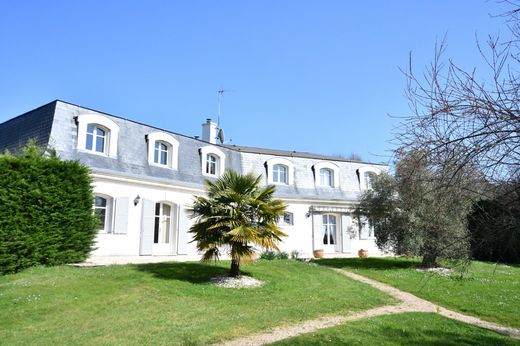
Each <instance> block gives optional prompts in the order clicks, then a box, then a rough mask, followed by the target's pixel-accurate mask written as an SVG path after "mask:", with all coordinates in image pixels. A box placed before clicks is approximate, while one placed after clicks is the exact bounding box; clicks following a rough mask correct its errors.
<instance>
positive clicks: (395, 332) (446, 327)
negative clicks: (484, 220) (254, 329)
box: [273, 313, 520, 346]
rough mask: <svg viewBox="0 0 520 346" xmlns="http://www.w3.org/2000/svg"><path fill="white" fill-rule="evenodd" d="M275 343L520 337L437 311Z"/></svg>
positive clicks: (501, 341)
mask: <svg viewBox="0 0 520 346" xmlns="http://www.w3.org/2000/svg"><path fill="white" fill-rule="evenodd" d="M273 345H305V346H307V345H453V346H455V345H520V341H518V340H514V339H511V338H509V337H506V336H502V335H500V334H497V333H494V332H491V331H488V330H485V329H481V328H478V327H474V326H471V325H468V324H465V323H462V322H458V321H454V320H450V319H448V318H445V317H442V316H440V315H437V314H429V313H404V314H398V315H387V316H379V317H373V318H369V319H364V320H358V321H353V322H349V323H346V324H343V325H341V326H338V327H333V328H328V329H323V330H320V331H318V332H316V333H309V334H304V335H301V336H298V337H295V338H291V339H286V340H283V341H281V342H278V343H274V344H273Z"/></svg>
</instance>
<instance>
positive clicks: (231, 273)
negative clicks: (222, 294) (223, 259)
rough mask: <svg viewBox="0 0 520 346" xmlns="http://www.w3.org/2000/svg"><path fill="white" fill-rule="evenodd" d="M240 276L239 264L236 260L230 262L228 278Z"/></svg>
mask: <svg viewBox="0 0 520 346" xmlns="http://www.w3.org/2000/svg"><path fill="white" fill-rule="evenodd" d="M239 275H240V262H239V261H238V260H236V259H232V260H231V270H230V271H229V276H233V277H237V276H239Z"/></svg>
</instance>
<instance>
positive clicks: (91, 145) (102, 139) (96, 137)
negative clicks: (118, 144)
mask: <svg viewBox="0 0 520 346" xmlns="http://www.w3.org/2000/svg"><path fill="white" fill-rule="evenodd" d="M106 142H107V131H106V130H105V129H104V128H102V127H101V126H99V125H96V124H88V126H87V143H86V145H85V149H87V150H92V151H96V152H98V153H104V152H105V151H106V147H105V144H106Z"/></svg>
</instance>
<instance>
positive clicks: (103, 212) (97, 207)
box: [92, 195, 112, 233]
mask: <svg viewBox="0 0 520 346" xmlns="http://www.w3.org/2000/svg"><path fill="white" fill-rule="evenodd" d="M92 209H93V211H94V215H96V216H97V217H98V219H99V226H98V230H99V231H101V232H106V233H110V215H111V211H112V199H111V198H110V197H108V196H100V195H96V196H94V205H93V206H92Z"/></svg>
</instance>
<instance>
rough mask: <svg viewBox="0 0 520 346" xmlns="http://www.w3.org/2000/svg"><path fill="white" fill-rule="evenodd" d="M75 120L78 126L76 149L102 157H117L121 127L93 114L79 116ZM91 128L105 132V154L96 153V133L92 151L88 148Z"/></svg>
mask: <svg viewBox="0 0 520 346" xmlns="http://www.w3.org/2000/svg"><path fill="white" fill-rule="evenodd" d="M75 120H76V123H77V126H78V132H77V143H76V148H77V149H78V150H79V151H84V152H88V153H91V154H96V155H101V156H109V157H117V144H118V139H119V126H118V125H117V124H116V123H115V122H114V121H112V120H111V119H109V118H107V117H105V116H102V115H99V114H92V113H88V114H81V115H78V116H77V117H76V118H75ZM90 126H93V127H94V128H99V129H101V130H103V131H105V141H104V144H103V152H99V151H96V149H95V148H96V143H95V138H96V135H95V133H94V134H93V138H92V149H88V148H87V137H88V128H89V127H90Z"/></svg>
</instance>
